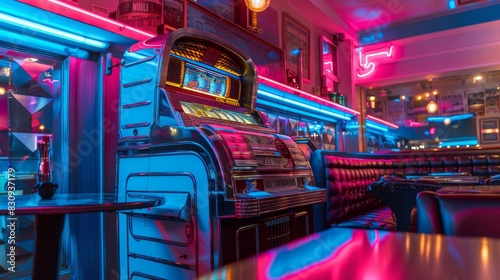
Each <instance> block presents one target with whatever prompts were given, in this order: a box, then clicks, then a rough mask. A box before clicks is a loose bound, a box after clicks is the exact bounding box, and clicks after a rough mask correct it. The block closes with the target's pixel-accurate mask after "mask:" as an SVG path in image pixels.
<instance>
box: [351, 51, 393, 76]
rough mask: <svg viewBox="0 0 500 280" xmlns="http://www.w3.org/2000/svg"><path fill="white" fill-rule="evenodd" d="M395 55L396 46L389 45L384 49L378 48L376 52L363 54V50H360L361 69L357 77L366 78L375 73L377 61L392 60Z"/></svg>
mask: <svg viewBox="0 0 500 280" xmlns="http://www.w3.org/2000/svg"><path fill="white" fill-rule="evenodd" d="M393 53H394V46H393V45H387V46H385V47H383V48H378V49H375V50H369V51H366V52H363V49H362V48H360V49H359V50H358V54H359V66H360V68H359V69H358V71H357V76H358V77H360V78H364V77H366V76H369V75H370V74H372V73H373V71H375V68H376V64H375V63H376V61H377V60H381V59H384V58H391V57H392V55H393Z"/></svg>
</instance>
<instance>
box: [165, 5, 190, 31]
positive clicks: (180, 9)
mask: <svg viewBox="0 0 500 280" xmlns="http://www.w3.org/2000/svg"><path fill="white" fill-rule="evenodd" d="M186 5H187V4H186V1H185V0H163V25H164V28H166V29H170V30H175V29H177V28H182V27H185V26H186V17H187V13H186V7H187V6H186Z"/></svg>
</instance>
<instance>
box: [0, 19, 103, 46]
mask: <svg viewBox="0 0 500 280" xmlns="http://www.w3.org/2000/svg"><path fill="white" fill-rule="evenodd" d="M0 22H3V23H6V24H11V25H15V26H18V27H21V28H27V29H31V30H35V31H38V32H40V33H43V34H46V35H49V36H55V37H59V38H62V39H67V40H70V41H74V42H78V43H81V44H84V45H87V46H91V47H94V48H98V49H102V50H104V49H107V48H108V46H109V44H108V43H105V42H101V41H97V40H94V39H90V38H87V37H83V36H80V35H76V34H73V33H70V32H66V31H63V30H59V29H56V28H52V27H49V26H45V25H42V24H39V23H35V22H31V21H28V20H25V19H21V18H17V17H13V16H10V15H6V14H3V13H0Z"/></svg>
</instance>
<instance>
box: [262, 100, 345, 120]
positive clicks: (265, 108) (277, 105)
mask: <svg viewBox="0 0 500 280" xmlns="http://www.w3.org/2000/svg"><path fill="white" fill-rule="evenodd" d="M270 108H272V109H273V110H275V109H278V110H280V111H283V112H287V111H290V112H291V113H293V112H294V111H296V110H294V111H291V110H290V107H289V106H286V105H283V104H280V103H275V102H272V101H268V100H263V99H261V100H258V101H257V109H259V110H262V111H264V112H269V111H270ZM301 118H304V119H310V120H316V121H318V120H321V121H325V122H329V123H337V122H338V121H339V119H338V118H333V117H330V116H327V115H325V114H319V113H313V112H307V115H304V116H303V117H301Z"/></svg>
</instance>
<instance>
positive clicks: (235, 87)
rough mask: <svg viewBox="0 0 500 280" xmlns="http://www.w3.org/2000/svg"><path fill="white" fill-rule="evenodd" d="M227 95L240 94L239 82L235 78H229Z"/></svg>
mask: <svg viewBox="0 0 500 280" xmlns="http://www.w3.org/2000/svg"><path fill="white" fill-rule="evenodd" d="M229 81H230V83H229V95H228V96H240V92H241V82H240V81H238V80H236V79H229Z"/></svg>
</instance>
